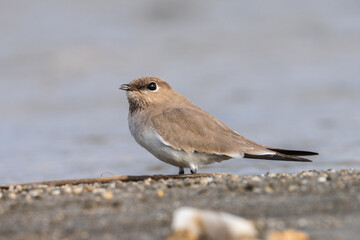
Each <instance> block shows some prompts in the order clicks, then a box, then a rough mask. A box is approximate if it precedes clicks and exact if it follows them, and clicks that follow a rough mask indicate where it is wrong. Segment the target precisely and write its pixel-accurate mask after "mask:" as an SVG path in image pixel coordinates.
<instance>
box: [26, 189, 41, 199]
mask: <svg viewBox="0 0 360 240" xmlns="http://www.w3.org/2000/svg"><path fill="white" fill-rule="evenodd" d="M42 193H43V190H42V189H34V190H31V191H30V192H29V194H30V196H31V197H39V196H40V195H41V194H42Z"/></svg>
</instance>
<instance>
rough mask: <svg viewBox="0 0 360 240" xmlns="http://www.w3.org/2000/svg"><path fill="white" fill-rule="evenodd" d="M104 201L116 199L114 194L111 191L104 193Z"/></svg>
mask: <svg viewBox="0 0 360 240" xmlns="http://www.w3.org/2000/svg"><path fill="white" fill-rule="evenodd" d="M101 196H102V197H103V198H104V199H113V198H114V194H113V193H112V192H110V191H108V192H104V193H102V195H101Z"/></svg>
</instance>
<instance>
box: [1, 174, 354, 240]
mask: <svg viewBox="0 0 360 240" xmlns="http://www.w3.org/2000/svg"><path fill="white" fill-rule="evenodd" d="M180 206H191V207H196V208H201V209H211V210H215V211H224V212H229V213H231V214H235V215H238V216H241V217H244V218H247V219H249V220H252V221H253V222H254V223H255V225H256V227H257V229H258V230H259V232H260V236H259V238H260V239H265V236H266V234H267V233H268V232H269V231H283V230H285V229H290V228H291V229H296V230H298V231H302V232H305V233H307V234H308V235H309V236H310V239H356V238H357V237H358V233H359V227H360V170H354V169H348V170H331V169H330V170H327V171H315V170H313V171H306V172H300V173H293V174H287V173H280V174H274V173H267V174H262V175H253V176H238V175H228V174H214V175H212V176H206V177H201V175H199V178H186V179H166V180H165V179H160V180H153V179H151V178H148V179H146V180H144V181H130V182H123V181H114V182H110V183H104V184H100V183H92V184H78V185H70V184H66V185H62V186H52V185H12V186H10V187H2V189H1V191H0V222H1V224H0V239H25V238H26V239H139V240H141V239H165V238H166V237H167V236H168V235H169V234H171V228H170V225H171V219H172V213H173V211H174V209H176V208H178V207H180Z"/></svg>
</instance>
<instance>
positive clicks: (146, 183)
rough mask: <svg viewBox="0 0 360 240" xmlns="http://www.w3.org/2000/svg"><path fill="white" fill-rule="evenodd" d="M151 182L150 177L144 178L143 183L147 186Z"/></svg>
mask: <svg viewBox="0 0 360 240" xmlns="http://www.w3.org/2000/svg"><path fill="white" fill-rule="evenodd" d="M151 182H152V179H151V178H147V179H145V180H144V184H145V185H146V186H149V185H150V184H151Z"/></svg>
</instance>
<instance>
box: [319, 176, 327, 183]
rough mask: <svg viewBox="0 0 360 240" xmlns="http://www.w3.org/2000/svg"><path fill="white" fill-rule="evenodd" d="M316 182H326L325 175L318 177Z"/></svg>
mask: <svg viewBox="0 0 360 240" xmlns="http://www.w3.org/2000/svg"><path fill="white" fill-rule="evenodd" d="M318 182H320V183H323V182H326V177H319V178H318Z"/></svg>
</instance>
